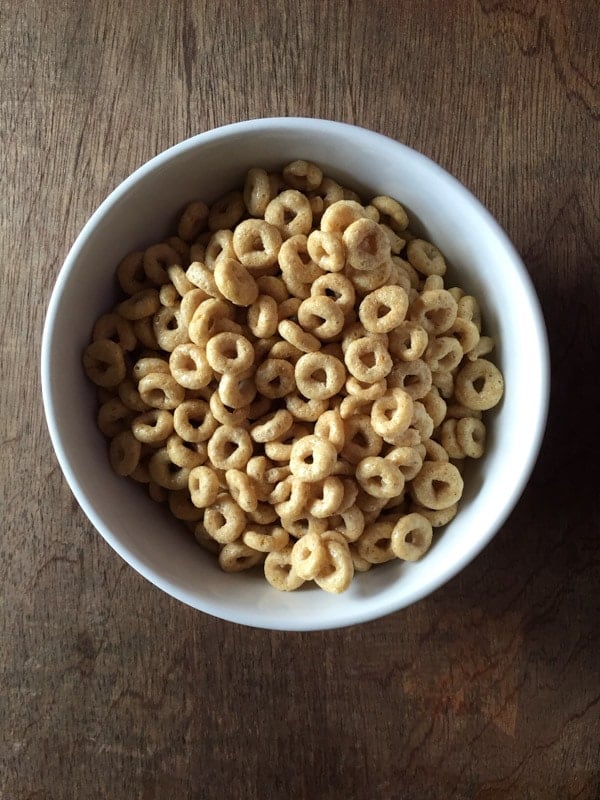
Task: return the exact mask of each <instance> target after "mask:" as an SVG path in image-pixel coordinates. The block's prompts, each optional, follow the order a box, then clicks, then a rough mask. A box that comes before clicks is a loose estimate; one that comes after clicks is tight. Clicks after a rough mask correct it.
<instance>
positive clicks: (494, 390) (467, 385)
mask: <svg viewBox="0 0 600 800" xmlns="http://www.w3.org/2000/svg"><path fill="white" fill-rule="evenodd" d="M454 393H455V395H456V399H457V400H458V402H459V403H462V404H463V405H464V406H466V407H467V408H471V409H473V410H475V411H487V410H488V409H490V408H493V407H494V406H496V405H498V403H499V402H500V400H501V399H502V395H503V394H504V379H503V378H502V373H501V372H500V370H499V369H498V367H497V366H496V365H495V364H492V362H491V361H488V360H487V359H485V358H478V359H477V360H476V361H469V362H467V363H466V364H465V365H464V366H463V367H461V368H460V370H459V371H458V374H457V375H456V377H455V379H454Z"/></svg>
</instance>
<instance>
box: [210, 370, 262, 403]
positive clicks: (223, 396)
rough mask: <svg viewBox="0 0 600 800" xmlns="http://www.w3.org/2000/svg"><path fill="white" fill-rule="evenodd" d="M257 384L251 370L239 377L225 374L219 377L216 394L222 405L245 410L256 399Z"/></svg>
mask: <svg viewBox="0 0 600 800" xmlns="http://www.w3.org/2000/svg"><path fill="white" fill-rule="evenodd" d="M256 392H257V384H256V383H255V379H254V376H253V374H252V369H249V370H248V371H247V372H242V373H240V374H239V375H232V374H231V373H230V372H226V373H224V374H223V375H221V379H220V380H219V384H218V388H217V393H218V395H219V399H220V400H221V402H222V403H223V405H225V406H227V407H228V408H233V409H240V408H246V407H247V406H249V405H250V403H251V402H252V401H253V400H254V398H255V397H256Z"/></svg>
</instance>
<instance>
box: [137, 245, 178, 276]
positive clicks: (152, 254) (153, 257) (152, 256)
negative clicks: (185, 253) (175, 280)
mask: <svg viewBox="0 0 600 800" xmlns="http://www.w3.org/2000/svg"><path fill="white" fill-rule="evenodd" d="M143 261H144V272H145V273H146V275H147V276H148V278H149V279H150V280H151V281H152V283H153V284H155V285H156V286H162V285H163V283H168V282H169V275H168V273H167V268H168V267H170V266H171V265H172V264H179V265H181V256H180V255H179V253H177V251H175V250H174V249H173V248H172V247H171V246H170V245H168V244H166V243H165V242H161V243H160V244H153V245H152V246H151V247H148V248H147V250H145V252H144V258H143Z"/></svg>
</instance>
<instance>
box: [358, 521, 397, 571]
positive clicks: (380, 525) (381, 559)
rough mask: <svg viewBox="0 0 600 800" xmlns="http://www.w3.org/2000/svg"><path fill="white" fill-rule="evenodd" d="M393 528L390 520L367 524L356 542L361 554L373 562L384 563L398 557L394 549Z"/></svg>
mask: <svg viewBox="0 0 600 800" xmlns="http://www.w3.org/2000/svg"><path fill="white" fill-rule="evenodd" d="M393 529H394V526H393V524H392V523H390V522H371V523H370V524H369V525H367V526H366V527H365V530H364V532H363V533H362V535H361V537H360V538H359V539H358V540H357V542H356V550H357V552H358V554H359V556H360V557H361V558H364V559H365V561H368V562H369V563H371V564H384V563H385V562H386V561H391V560H392V559H393V558H396V554H395V553H394V551H393V550H392V531H393Z"/></svg>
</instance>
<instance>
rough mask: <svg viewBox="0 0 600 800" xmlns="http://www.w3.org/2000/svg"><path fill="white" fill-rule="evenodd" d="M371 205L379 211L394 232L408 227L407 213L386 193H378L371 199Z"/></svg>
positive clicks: (400, 231) (399, 231)
mask: <svg viewBox="0 0 600 800" xmlns="http://www.w3.org/2000/svg"><path fill="white" fill-rule="evenodd" d="M371 205H372V206H374V207H375V208H376V209H377V210H378V211H379V213H380V214H381V215H382V216H383V218H384V219H385V220H386V221H387V223H388V224H389V226H390V227H391V229H392V230H393V231H395V232H396V233H402V231H404V230H406V228H408V215H407V213H406V211H405V210H404V209H403V208H402V206H401V205H400V203H399V202H398V201H397V200H394V199H393V198H391V197H388V196H387V195H378V196H377V197H374V198H373V199H372V200H371Z"/></svg>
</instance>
